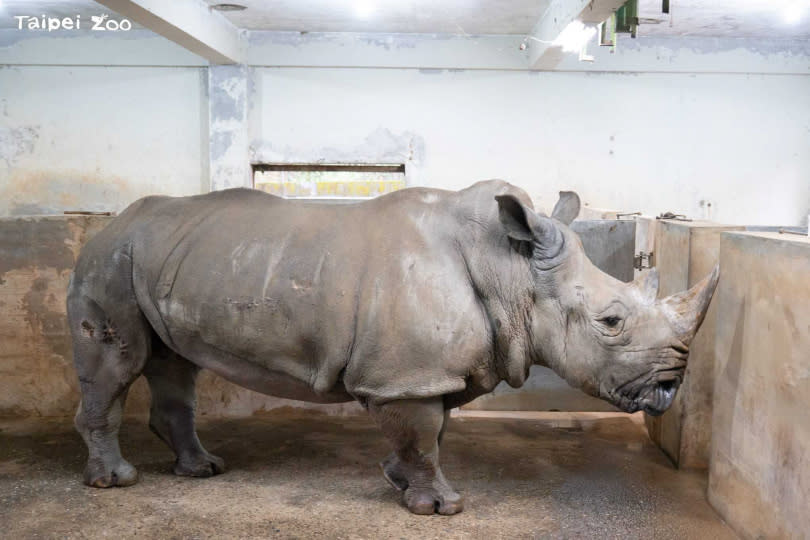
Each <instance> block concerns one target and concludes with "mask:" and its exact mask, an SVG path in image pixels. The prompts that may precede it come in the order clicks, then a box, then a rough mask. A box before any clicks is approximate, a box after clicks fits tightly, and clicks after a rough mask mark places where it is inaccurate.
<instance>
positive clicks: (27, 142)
mask: <svg viewBox="0 0 810 540" xmlns="http://www.w3.org/2000/svg"><path fill="white" fill-rule="evenodd" d="M3 116H8V108H7V105H6V104H5V103H4V104H3ZM38 138H39V126H27V127H19V128H9V127H3V126H0V161H3V162H5V164H6V167H11V166H12V165H14V164H15V163H16V162H17V158H19V156H21V155H23V154H32V153H33V152H34V146H35V145H36V142H37V139H38Z"/></svg>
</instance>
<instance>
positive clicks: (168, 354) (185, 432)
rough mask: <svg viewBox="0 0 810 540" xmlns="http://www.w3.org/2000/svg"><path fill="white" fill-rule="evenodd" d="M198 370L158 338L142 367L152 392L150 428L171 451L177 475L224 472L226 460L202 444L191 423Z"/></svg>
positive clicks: (194, 406) (201, 474)
mask: <svg viewBox="0 0 810 540" xmlns="http://www.w3.org/2000/svg"><path fill="white" fill-rule="evenodd" d="M198 372H199V368H198V367H197V366H196V365H194V364H192V363H191V362H189V361H188V360H186V359H185V358H183V357H181V356H179V355H177V354H176V353H174V352H173V351H172V350H170V349H169V348H168V347H166V346H165V345H164V344H163V343H160V342H157V340H156V342H155V343H154V345H153V351H152V356H151V358H150V359H149V361H148V362H147V364H146V368H145V369H144V375H145V376H146V379H147V381H149V390H150V391H151V393H152V407H151V409H150V412H149V428H150V429H151V430H152V432H153V433H155V435H157V436H158V437H159V438H160V439H161V440H162V441H163V442H165V443H166V444H167V445H168V446H169V448H171V449H172V450H173V451H174V453H175V455H176V456H177V460H176V461H175V464H174V474H176V475H178V476H197V477H207V476H213V475H215V474H220V473H223V472H225V462H224V461H223V460H222V458H219V457H217V456H215V455H213V454H209V453H208V452H207V451H206V450H205V448H203V446H202V444H201V443H200V439H199V438H198V437H197V432H196V430H195V427H194V411H195V408H196V398H195V393H194V388H195V383H196V379H197V373H198Z"/></svg>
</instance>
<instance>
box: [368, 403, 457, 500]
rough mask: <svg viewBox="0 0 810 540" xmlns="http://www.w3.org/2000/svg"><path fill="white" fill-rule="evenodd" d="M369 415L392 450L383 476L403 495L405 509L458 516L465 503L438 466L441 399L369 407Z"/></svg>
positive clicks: (384, 462) (441, 430)
mask: <svg viewBox="0 0 810 540" xmlns="http://www.w3.org/2000/svg"><path fill="white" fill-rule="evenodd" d="M369 412H370V413H371V415H372V416H373V417H374V419H375V420H376V422H377V423H378V424H379V426H380V428H381V429H382V432H383V434H384V435H385V436H386V438H388V440H389V441H390V442H391V444H392V445H393V447H394V452H393V454H391V455H390V456H389V457H388V458H387V459H386V460H385V461H383V463H382V467H383V474H384V475H385V477H386V479H388V481H389V482H390V483H391V484H392V485H393V486H394V487H395V488H397V489H399V490H401V491H403V492H404V496H403V498H404V501H405V505H406V506H407V507H408V509H409V510H410V511H411V512H413V513H415V514H433V513H434V512H438V513H440V514H445V515H450V514H456V513H458V512H461V511H462V509H463V508H464V501H463V499H462V497H461V495H459V494H458V493H457V492H456V491H455V490H454V489H453V488H452V487H451V486H450V484H449V483H448V482H447V480H446V479H445V478H444V474H443V473H442V470H441V467H440V466H439V442H440V440H439V439H440V435H441V434H442V433H443V430H444V425H445V421H446V413H445V410H444V404H443V401H442V399H441V397H438V398H431V399H422V400H402V401H391V402H388V403H384V404H381V405H375V404H373V403H372V404H370V405H369Z"/></svg>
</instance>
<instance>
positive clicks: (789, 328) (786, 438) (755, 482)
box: [709, 233, 810, 539]
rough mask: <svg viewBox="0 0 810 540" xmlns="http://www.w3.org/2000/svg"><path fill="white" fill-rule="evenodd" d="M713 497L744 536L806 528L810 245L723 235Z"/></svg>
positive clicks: (809, 520) (768, 236)
mask: <svg viewBox="0 0 810 540" xmlns="http://www.w3.org/2000/svg"><path fill="white" fill-rule="evenodd" d="M720 259H721V262H722V265H723V276H722V278H721V279H720V284H719V286H718V289H717V292H716V293H715V299H714V302H715V304H716V307H717V310H718V312H719V313H722V314H723V316H722V317H718V319H717V331H716V336H717V340H716V346H715V356H716V364H715V369H714V380H715V386H714V418H713V425H714V429H713V433H712V452H711V469H710V472H709V501H710V502H711V503H712V505H713V506H714V507H715V509H717V510H718V512H719V513H720V514H721V515H722V516H723V518H725V519H726V521H728V523H729V524H730V525H732V526H733V527H734V528H735V529H736V530H737V532H738V533H740V534H741V535H742V536H743V537H744V538H751V539H754V538H807V534H808V531H810V514H809V513H808V511H807V510H808V501H810V416H808V411H810V280H808V276H810V240H808V239H807V237H800V236H794V235H779V234H774V233H726V234H723V235H722V240H721V244H720Z"/></svg>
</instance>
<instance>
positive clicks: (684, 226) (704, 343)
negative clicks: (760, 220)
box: [646, 220, 742, 468]
mask: <svg viewBox="0 0 810 540" xmlns="http://www.w3.org/2000/svg"><path fill="white" fill-rule="evenodd" d="M735 228H736V229H742V227H741V226H736V227H735V226H730V225H721V224H719V223H714V222H707V221H689V222H684V221H667V220H661V221H659V222H658V223H657V224H656V227H655V257H656V261H655V266H656V268H658V272H659V276H660V288H659V291H658V296H659V297H661V298H663V297H665V296H669V295H671V294H675V293H678V292H681V291H683V290H686V289H688V288H689V287H692V286H693V285H694V284H695V283H697V282H698V281H700V280H701V279H703V278H704V277H705V276H706V275H708V274H709V273H710V272H711V271H712V268H714V265H715V264H717V262H718V261H719V258H720V257H719V255H720V234H721V233H722V232H723V231H727V230H733V229H735ZM723 268H725V265H723V267H722V268H721V272H722V270H723ZM723 279H725V276H723ZM717 316H718V308H717V303H716V302H712V304H711V305H710V306H709V311H708V313H706V317H705V319H704V320H703V325H702V326H701V327H700V330H699V331H698V334H697V335H696V336H695V339H694V340H693V341H692V343H691V344H690V346H689V363H688V365H687V367H686V374H685V376H684V381H683V384H682V385H681V387H680V389H679V390H678V394H677V396H676V397H675V401H674V402H673V404H672V407H671V408H670V409H669V410H668V411H667V412H666V413H664V414H663V415H661V416H658V417H650V416H647V417H646V423H647V429H648V431H649V433H650V438H652V440H653V441H654V442H655V443H656V444H658V445H659V446H660V447H661V448H662V449H663V450H664V452H665V453H666V454H667V455H668V456H669V457H670V459H672V461H673V462H674V463H675V464H676V465H677V466H678V467H681V468H706V467H708V466H709V453H710V452H709V446H710V440H711V433H712V393H713V385H714V376H713V375H714V343H715V341H714V340H715V321H716V319H717Z"/></svg>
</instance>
